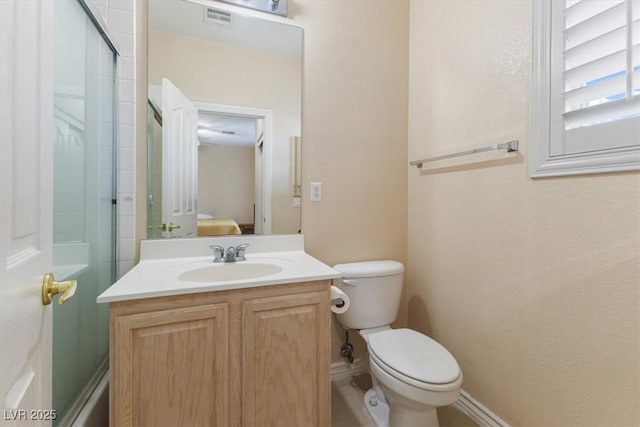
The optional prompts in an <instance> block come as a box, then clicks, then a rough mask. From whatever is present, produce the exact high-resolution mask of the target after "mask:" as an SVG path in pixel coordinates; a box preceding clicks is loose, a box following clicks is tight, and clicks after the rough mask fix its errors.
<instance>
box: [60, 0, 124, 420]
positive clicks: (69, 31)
mask: <svg viewBox="0 0 640 427" xmlns="http://www.w3.org/2000/svg"><path fill="white" fill-rule="evenodd" d="M115 64H116V54H115V52H114V51H113V49H112V48H111V45H110V44H109V43H108V42H107V41H106V40H105V38H104V37H103V35H102V33H101V32H100V31H99V30H98V28H97V27H96V25H95V23H94V21H93V20H92V19H91V18H90V16H89V14H88V13H87V11H86V9H85V8H84V6H83V4H82V3H80V2H79V1H77V0H56V1H55V2H54V86H55V94H54V116H55V117H54V123H55V126H54V132H55V137H54V171H55V173H54V194H53V196H54V219H53V222H54V239H53V240H54V275H55V277H56V279H58V280H65V279H67V278H69V279H72V278H73V279H77V281H78V287H77V291H76V295H75V296H74V298H72V299H71V300H69V301H68V302H67V303H66V305H67V307H64V309H63V310H61V309H59V307H57V306H56V307H54V310H53V407H54V409H56V410H57V413H58V419H57V420H56V422H55V424H56V425H70V424H71V423H72V422H73V420H74V419H75V417H76V416H77V414H78V413H79V412H80V410H81V409H82V407H83V406H84V404H85V403H86V400H87V398H88V397H89V395H90V393H91V392H92V390H93V388H94V387H95V385H96V384H97V382H98V381H99V379H100V377H101V376H102V375H103V374H104V372H105V371H106V367H107V356H108V349H109V340H108V337H109V325H108V308H107V306H105V305H98V304H96V297H97V296H98V294H100V293H101V292H102V291H103V290H105V289H106V288H107V287H109V286H110V285H111V284H112V283H113V281H114V278H115V204H114V200H115V173H114V171H115V161H114V154H115V129H116V127H115V126H116V116H115V77H116V74H115V70H116V68H115Z"/></svg>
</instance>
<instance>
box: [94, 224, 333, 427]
mask: <svg viewBox="0 0 640 427" xmlns="http://www.w3.org/2000/svg"><path fill="white" fill-rule="evenodd" d="M302 239H303V237H302V236H252V237H247V238H246V239H245V238H211V239H179V240H164V241H145V242H142V249H141V262H140V263H139V264H138V265H137V266H136V267H134V269H132V270H131V271H130V272H129V273H127V274H126V275H125V276H124V277H123V278H122V279H120V280H119V281H118V282H116V284H114V285H113V286H112V287H110V288H109V289H107V291H105V292H104V293H103V294H102V295H100V297H98V302H105V303H110V325H111V330H110V425H112V426H134V425H172V426H194V425H208V426H255V425H291V426H329V425H330V422H331V420H330V412H331V411H330V372H329V370H330V323H331V317H330V297H329V288H330V285H331V280H332V279H333V278H336V277H339V276H340V274H339V273H338V272H337V271H335V270H333V269H332V268H330V267H328V266H326V265H324V264H322V263H321V262H319V261H318V260H316V259H314V258H313V257H311V256H309V255H308V254H306V253H304V250H303V246H304V242H303V240H302ZM245 242H248V243H249V244H250V246H249V248H248V250H247V261H241V262H238V263H235V264H234V265H231V264H226V265H225V264H224V263H219V264H217V265H216V264H214V263H213V262H212V261H213V254H212V253H211V251H210V250H209V248H208V246H209V245H220V246H223V247H228V246H230V245H234V244H236V245H237V244H239V243H245ZM252 248H253V251H251V249H252ZM208 253H211V255H209V254H208ZM177 254H180V255H181V256H176V255H177ZM203 254H204V255H203Z"/></svg>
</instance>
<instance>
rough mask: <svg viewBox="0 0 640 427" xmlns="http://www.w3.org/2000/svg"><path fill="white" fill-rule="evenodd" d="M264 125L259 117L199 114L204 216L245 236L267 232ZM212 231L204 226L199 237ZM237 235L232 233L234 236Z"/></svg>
mask: <svg viewBox="0 0 640 427" xmlns="http://www.w3.org/2000/svg"><path fill="white" fill-rule="evenodd" d="M263 128H264V119H263V118H261V117H255V116H245V115H231V114H222V113H216V112H211V111H204V110H200V111H199V113H198V188H199V190H198V213H199V216H200V217H199V219H200V220H201V221H200V224H203V222H202V220H207V219H227V220H229V221H230V222H231V223H232V224H233V223H235V224H237V227H238V228H239V230H237V231H238V232H239V233H241V234H253V233H254V232H255V229H256V228H257V229H258V232H261V229H262V225H263V223H264V219H265V215H264V211H263V206H264V204H263V202H262V200H263V188H262V181H263V177H262V174H263V169H264V168H263V167H262V164H263V160H264V148H265V147H264V134H263ZM208 230H210V232H211V233H214V234H215V233H216V230H215V229H213V228H211V227H205V225H204V224H203V225H201V226H200V227H199V229H198V232H199V233H198V235H207V232H208ZM233 231H234V230H229V232H233Z"/></svg>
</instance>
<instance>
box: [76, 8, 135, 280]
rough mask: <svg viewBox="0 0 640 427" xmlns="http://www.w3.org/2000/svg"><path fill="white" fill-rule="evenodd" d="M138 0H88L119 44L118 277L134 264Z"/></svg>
mask: <svg viewBox="0 0 640 427" xmlns="http://www.w3.org/2000/svg"><path fill="white" fill-rule="evenodd" d="M134 1H135V0H88V2H89V3H92V4H93V5H95V6H96V7H97V9H98V10H99V11H100V13H101V15H102V18H103V20H104V21H105V22H106V23H107V25H108V27H109V30H110V31H111V33H112V35H113V36H114V38H115V42H116V43H117V44H118V48H119V51H120V56H119V58H118V84H117V87H118V195H117V198H118V205H117V206H118V216H117V218H118V219H117V221H118V243H117V248H118V249H117V254H116V259H117V276H118V277H121V276H122V275H123V274H124V273H126V272H127V271H129V270H130V269H131V268H132V267H133V264H134V253H135V239H134V232H135V230H134V224H135V172H136V171H135V130H136V128H135V87H136V80H135V57H136V52H135V43H134V40H135V7H134Z"/></svg>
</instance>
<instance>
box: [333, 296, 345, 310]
mask: <svg viewBox="0 0 640 427" xmlns="http://www.w3.org/2000/svg"><path fill="white" fill-rule="evenodd" d="M344 304H345V302H344V300H343V299H342V298H333V299H332V300H331V305H335V306H336V307H338V308H342V307H344Z"/></svg>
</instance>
